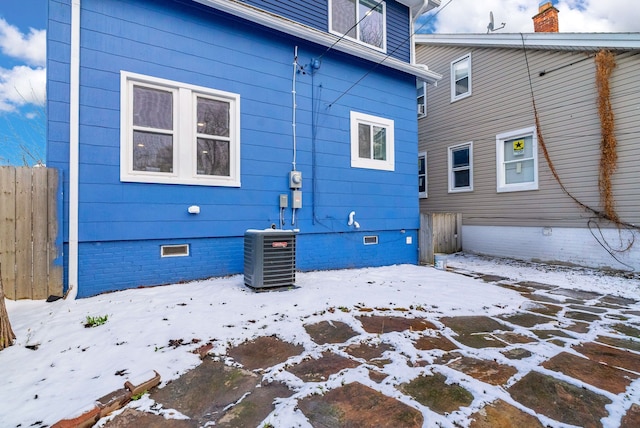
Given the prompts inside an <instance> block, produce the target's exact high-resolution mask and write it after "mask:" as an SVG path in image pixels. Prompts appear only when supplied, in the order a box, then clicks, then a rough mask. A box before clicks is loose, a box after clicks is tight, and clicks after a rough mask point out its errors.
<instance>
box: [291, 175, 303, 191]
mask: <svg viewBox="0 0 640 428" xmlns="http://www.w3.org/2000/svg"><path fill="white" fill-rule="evenodd" d="M301 187H302V172H300V171H291V172H290V173H289V188H291V189H300V188H301Z"/></svg>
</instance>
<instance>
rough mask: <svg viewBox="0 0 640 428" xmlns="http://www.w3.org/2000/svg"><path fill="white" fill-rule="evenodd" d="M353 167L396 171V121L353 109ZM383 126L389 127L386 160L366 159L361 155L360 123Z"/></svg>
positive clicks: (351, 117) (351, 118)
mask: <svg viewBox="0 0 640 428" xmlns="http://www.w3.org/2000/svg"><path fill="white" fill-rule="evenodd" d="M350 120H351V127H350V129H351V167H353V168H367V169H378V170H382V171H395V144H394V141H395V136H394V130H393V128H394V122H393V120H391V119H385V118H382V117H378V116H372V115H370V114H365V113H359V112H355V111H352V112H351V116H350ZM360 123H364V124H367V125H374V126H381V127H385V128H386V129H387V132H386V138H387V141H386V150H387V152H386V158H387V159H386V160H378V159H364V158H361V157H360V156H359V151H358V148H359V144H358V124H360Z"/></svg>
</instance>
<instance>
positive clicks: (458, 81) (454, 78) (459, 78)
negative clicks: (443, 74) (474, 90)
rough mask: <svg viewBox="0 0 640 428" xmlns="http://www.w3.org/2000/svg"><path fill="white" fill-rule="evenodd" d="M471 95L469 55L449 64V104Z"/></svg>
mask: <svg viewBox="0 0 640 428" xmlns="http://www.w3.org/2000/svg"><path fill="white" fill-rule="evenodd" d="M469 95H471V54H470V53H468V54H466V55H465V56H463V57H462V58H458V59H457V60H455V61H453V62H452V63H451V102H453V101H458V100H460V99H462V98H466V97H468V96H469Z"/></svg>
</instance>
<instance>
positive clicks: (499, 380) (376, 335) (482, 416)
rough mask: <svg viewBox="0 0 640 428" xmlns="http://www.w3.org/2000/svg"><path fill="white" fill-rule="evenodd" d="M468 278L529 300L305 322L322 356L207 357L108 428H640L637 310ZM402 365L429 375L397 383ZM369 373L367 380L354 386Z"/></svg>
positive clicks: (590, 296) (626, 303)
mask: <svg viewBox="0 0 640 428" xmlns="http://www.w3.org/2000/svg"><path fill="white" fill-rule="evenodd" d="M460 273H462V274H466V275H470V276H473V277H476V278H477V279H478V280H484V281H488V282H494V283H496V284H497V285H499V286H501V287H506V288H509V289H512V290H516V291H518V292H519V293H521V294H522V295H523V296H525V297H527V298H528V299H529V302H528V304H527V305H526V306H525V307H523V308H522V310H521V311H520V312H518V313H515V314H508V315H504V316H499V317H487V316H466V317H465V316H459V317H439V318H438V317H435V316H433V314H429V313H426V312H425V317H423V318H422V317H416V314H419V313H420V308H410V309H402V308H393V309H392V308H365V307H357V308H332V310H334V311H342V312H344V313H348V314H350V315H352V316H353V321H354V324H351V325H349V324H347V323H344V322H341V321H335V320H334V321H331V311H329V312H328V313H327V320H326V321H322V322H319V323H315V324H310V325H305V330H306V332H307V333H308V334H309V336H310V337H311V338H312V340H313V342H314V343H315V344H316V345H317V348H316V349H304V348H303V347H302V346H299V345H296V344H293V343H287V342H284V341H282V340H280V339H279V338H277V337H271V336H269V337H260V338H257V339H256V340H254V341H251V342H246V343H243V344H241V345H238V346H236V347H234V348H232V349H229V351H228V353H227V354H226V355H218V356H215V355H206V351H207V349H203V361H202V364H201V365H199V366H198V367H196V368H195V369H193V370H192V371H190V372H188V373H186V374H184V375H183V376H182V377H180V378H179V379H177V380H174V381H172V382H170V383H168V384H167V385H164V386H163V387H162V388H155V389H153V390H152V391H151V393H150V394H149V398H150V399H151V400H153V401H152V403H153V404H152V405H151V406H149V407H147V408H142V407H140V406H138V408H136V406H131V405H129V406H127V407H125V409H124V411H122V412H120V413H119V414H118V415H117V416H115V417H113V418H112V419H111V420H109V421H107V422H106V423H104V421H103V423H104V426H105V427H108V428H122V427H139V426H145V427H152V428H153V427H202V426H213V425H215V426H216V427H242V428H246V427H254V426H256V427H265V428H266V427H276V428H286V427H287V422H286V420H285V421H281V422H278V421H279V419H278V412H279V411H281V412H286V411H287V409H288V411H299V412H302V414H303V415H304V417H306V419H307V420H308V422H309V423H310V424H311V425H312V426H313V427H316V428H321V427H332V428H334V427H394V428H397V427H423V426H424V427H431V426H451V427H453V426H469V427H471V428H485V427H487V428H489V427H491V428H496V427H498V428H500V427H514V426H517V427H546V426H551V427H555V426H566V425H563V424H568V425H572V426H580V427H601V426H603V424H604V426H608V427H612V426H615V427H621V428H632V427H634V428H635V427H640V405H639V404H638V403H635V404H634V403H633V402H632V401H633V400H630V399H625V396H629V395H633V396H634V397H638V395H639V394H638V389H639V388H640V381H638V380H637V379H638V378H639V377H640V303H639V302H638V301H636V300H631V299H626V298H620V297H615V296H609V295H602V294H598V293H592V292H584V291H577V290H576V291H572V290H567V289H561V288H557V287H554V286H552V285H547V284H540V283H536V282H520V283H512V282H509V281H508V280H507V279H506V278H500V277H496V276H484V275H482V274H477V273H469V272H460ZM461 298H463V296H461ZM354 325H356V326H361V328H354ZM595 327H597V329H596V328H595ZM595 330H597V331H598V332H606V333H602V334H599V335H597V334H595V333H594V331H595ZM391 335H394V336H393V337H394V340H388V339H389V338H390V337H392V336H391ZM398 335H400V336H398ZM398 337H402V338H404V339H405V340H403V341H399V340H398ZM392 343H394V344H395V345H392ZM398 343H402V346H401V347H400V346H398ZM397 364H405V365H407V366H408V367H410V368H412V369H413V370H415V373H417V375H416V376H415V377H413V378H412V379H399V378H397V376H394V375H393V374H394V373H397V372H398V371H397V370H394V365H397ZM363 370H364V371H365V373H368V378H369V381H368V382H366V384H364V383H362V382H352V381H350V378H351V376H350V373H353V372H354V371H358V372H359V371H363ZM310 387H311V388H310ZM311 390H313V391H315V392H314V393H309V391H311ZM620 398H622V399H620ZM614 401H616V402H617V403H620V402H622V403H623V404H622V405H617V406H612V405H611V403H612V402H614ZM283 403H294V404H293V405H294V406H295V409H293V410H292V409H290V408H287V407H286V406H285V407H282V406H283ZM296 409H297V410H296ZM163 415H166V416H163ZM172 415H173V416H172ZM176 416H179V417H182V418H183V419H173V418H172V417H176ZM267 418H268V419H267ZM265 420H267V421H271V422H263V421H265Z"/></svg>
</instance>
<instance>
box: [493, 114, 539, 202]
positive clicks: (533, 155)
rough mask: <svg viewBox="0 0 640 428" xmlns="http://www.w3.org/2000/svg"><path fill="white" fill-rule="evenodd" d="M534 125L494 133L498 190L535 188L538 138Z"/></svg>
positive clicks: (515, 190) (536, 182)
mask: <svg viewBox="0 0 640 428" xmlns="http://www.w3.org/2000/svg"><path fill="white" fill-rule="evenodd" d="M537 140H538V139H537V136H536V128H535V127H530V128H524V129H519V130H517V131H511V132H505V133H503V134H498V135H496V166H497V171H496V173H497V180H498V182H497V186H496V190H497V191H498V192H517V191H522V190H537V189H538V141H537Z"/></svg>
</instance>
